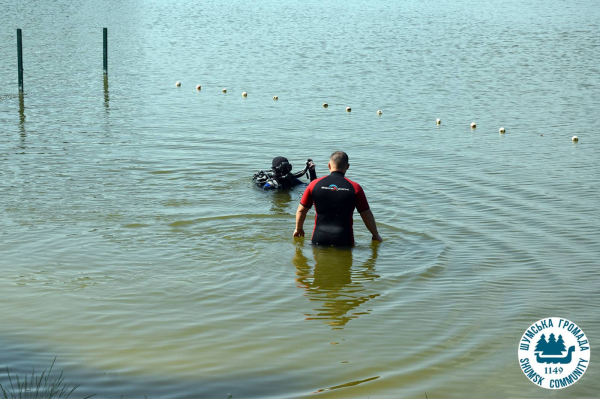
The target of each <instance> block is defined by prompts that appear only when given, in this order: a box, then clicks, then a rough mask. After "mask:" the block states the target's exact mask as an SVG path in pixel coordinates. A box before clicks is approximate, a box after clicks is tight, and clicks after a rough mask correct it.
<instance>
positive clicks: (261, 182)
mask: <svg viewBox="0 0 600 399" xmlns="http://www.w3.org/2000/svg"><path fill="white" fill-rule="evenodd" d="M271 165H272V167H271V170H269V171H267V172H265V171H264V170H261V171H260V172H258V173H256V174H254V177H253V178H252V182H254V184H256V185H257V186H259V187H261V188H264V189H265V190H266V189H271V188H292V187H294V186H297V185H298V184H302V181H301V180H299V179H298V178H299V177H302V176H303V175H305V174H306V172H309V175H310V181H313V180H315V179H316V178H317V172H316V171H315V164H314V163H313V161H312V159H310V158H308V160H307V161H306V165H305V166H304V169H302V170H301V171H299V172H296V173H292V165H291V164H290V163H289V161H288V160H287V158H286V157H275V158H273V162H272V163H271Z"/></svg>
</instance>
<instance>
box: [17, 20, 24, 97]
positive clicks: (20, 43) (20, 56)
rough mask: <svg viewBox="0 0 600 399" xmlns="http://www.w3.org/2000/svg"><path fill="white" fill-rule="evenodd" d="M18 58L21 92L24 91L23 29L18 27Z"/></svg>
mask: <svg viewBox="0 0 600 399" xmlns="http://www.w3.org/2000/svg"><path fill="white" fill-rule="evenodd" d="M17 60H18V68H19V92H21V93H22V92H23V36H22V33H21V29H17Z"/></svg>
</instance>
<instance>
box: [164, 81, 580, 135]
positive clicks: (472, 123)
mask: <svg viewBox="0 0 600 399" xmlns="http://www.w3.org/2000/svg"><path fill="white" fill-rule="evenodd" d="M175 86H176V87H181V82H180V81H177V82H175ZM196 90H198V91H200V90H202V86H200V85H196ZM221 91H222V92H223V93H227V89H226V88H225V87H224V88H223V89H221ZM242 97H248V92H245V91H244V92H242ZM273 100H275V101H277V100H279V97H278V96H273ZM328 107H329V104H327V103H323V108H328ZM346 112H352V108H351V107H346ZM377 115H383V111H381V110H378V111H377ZM435 123H436V124H437V125H441V124H442V120H441V119H440V118H437V119H436V120H435ZM471 129H477V124H476V123H475V122H471ZM498 132H499V133H500V134H504V133H506V129H505V128H504V127H501V128H500V129H498ZM540 136H543V134H540ZM571 141H572V142H574V143H577V142H578V141H579V138H578V137H577V136H573V137H571Z"/></svg>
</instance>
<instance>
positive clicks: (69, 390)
mask: <svg viewBox="0 0 600 399" xmlns="http://www.w3.org/2000/svg"><path fill="white" fill-rule="evenodd" d="M55 362H56V358H54V360H53V361H52V365H51V366H50V369H49V370H44V371H43V372H42V374H41V375H39V376H38V375H36V374H35V369H32V370H31V376H30V377H29V378H28V376H27V375H26V376H25V379H24V380H21V379H20V378H19V376H14V378H13V376H11V375H10V371H9V370H8V366H7V367H6V374H7V375H8V381H9V384H10V386H8V385H7V386H6V387H4V386H3V385H2V384H0V395H2V396H0V398H1V399H67V398H68V397H69V396H71V394H73V392H75V390H76V389H77V388H78V387H79V384H77V385H73V383H72V382H69V383H66V382H64V380H65V379H64V377H63V373H62V371H61V373H60V374H59V375H58V376H56V377H51V374H52V369H53V368H54V363H55ZM92 396H94V395H90V396H87V397H85V398H84V399H88V398H91V397H92Z"/></svg>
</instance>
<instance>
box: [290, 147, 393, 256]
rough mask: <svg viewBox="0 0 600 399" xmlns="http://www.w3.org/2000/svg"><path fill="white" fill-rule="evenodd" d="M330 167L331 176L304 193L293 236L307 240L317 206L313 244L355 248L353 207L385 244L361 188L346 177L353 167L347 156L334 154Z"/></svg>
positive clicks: (325, 177)
mask: <svg viewBox="0 0 600 399" xmlns="http://www.w3.org/2000/svg"><path fill="white" fill-rule="evenodd" d="M327 166H328V167H329V170H330V171H331V174H330V175H329V176H324V177H321V178H319V179H316V180H314V181H312V182H311V183H310V184H309V185H308V187H307V188H306V190H305V191H304V195H303V196H302V199H301V200H300V205H298V210H297V211H296V230H295V231H294V237H304V229H303V227H304V220H305V219H306V214H307V213H308V210H309V209H310V208H311V207H312V205H313V204H315V212H316V215H315V227H314V229H313V235H312V243H313V244H316V245H335V246H340V247H351V246H353V245H354V232H353V231H352V224H353V222H352V214H353V213H354V208H356V209H357V210H358V213H359V214H360V216H361V218H362V220H363V222H364V223H365V226H366V227H367V229H369V231H370V232H371V234H372V235H373V241H382V239H381V236H380V235H379V233H378V232H377V225H376V224H375V217H374V216H373V213H372V212H371V210H370V209H369V204H368V202H367V197H366V196H365V193H364V191H363V190H362V187H361V186H360V185H359V184H358V183H355V182H353V181H351V180H349V179H347V178H346V177H345V176H344V175H345V174H346V171H347V170H348V168H349V167H350V164H349V163H348V154H346V153H345V152H343V151H336V152H334V153H333V154H331V157H330V158H329V164H328V165H327Z"/></svg>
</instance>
